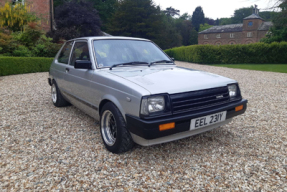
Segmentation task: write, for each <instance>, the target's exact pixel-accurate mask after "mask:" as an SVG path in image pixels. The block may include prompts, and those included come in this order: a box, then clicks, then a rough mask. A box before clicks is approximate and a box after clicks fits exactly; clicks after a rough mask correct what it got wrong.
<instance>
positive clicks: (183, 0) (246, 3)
mask: <svg viewBox="0 0 287 192" xmlns="http://www.w3.org/2000/svg"><path fill="white" fill-rule="evenodd" d="M273 1H274V0H273ZM153 2H154V3H155V4H156V5H160V7H161V9H166V8H167V7H170V6H171V7H173V8H174V9H178V10H180V14H181V15H182V14H183V13H188V14H189V15H192V13H193V11H194V10H195V8H196V7H197V6H201V7H202V8H203V12H204V15H205V17H209V18H212V19H217V18H222V17H231V16H232V15H233V13H234V10H236V9H238V8H242V7H250V6H252V5H254V4H256V5H258V8H259V9H260V11H264V10H263V9H267V8H268V7H272V6H273V4H272V0H196V1H195V0H153Z"/></svg>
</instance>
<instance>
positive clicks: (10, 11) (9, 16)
mask: <svg viewBox="0 0 287 192" xmlns="http://www.w3.org/2000/svg"><path fill="white" fill-rule="evenodd" d="M36 20H38V19H37V17H36V16H35V15H34V14H32V13H30V7H27V5H26V4H25V5H22V3H16V4H15V5H12V4H11V3H8V2H7V3H6V4H5V5H4V6H3V7H0V27H3V26H5V27H8V28H9V29H11V30H12V31H22V30H23V27H24V26H25V25H26V24H27V23H29V22H31V21H36Z"/></svg>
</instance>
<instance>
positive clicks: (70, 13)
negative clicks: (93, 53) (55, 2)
mask: <svg viewBox="0 0 287 192" xmlns="http://www.w3.org/2000/svg"><path fill="white" fill-rule="evenodd" d="M55 22H56V26H57V30H55V31H51V32H49V33H48V35H49V36H50V37H53V39H54V41H55V42H58V41H59V40H60V39H61V38H62V39H66V40H68V39H73V38H78V37H85V36H98V35H101V33H102V32H101V28H100V26H101V19H100V17H99V15H98V11H97V10H96V9H94V8H93V4H92V3H89V2H86V1H84V0H72V1H67V2H64V4H62V5H60V6H58V7H57V8H56V9H55Z"/></svg>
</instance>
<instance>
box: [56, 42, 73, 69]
mask: <svg viewBox="0 0 287 192" xmlns="http://www.w3.org/2000/svg"><path fill="white" fill-rule="evenodd" d="M72 46H73V41H72V42H67V43H66V45H65V46H64V47H63V49H62V50H61V53H60V55H59V57H58V62H59V63H65V64H68V62H69V56H70V53H71V49H72Z"/></svg>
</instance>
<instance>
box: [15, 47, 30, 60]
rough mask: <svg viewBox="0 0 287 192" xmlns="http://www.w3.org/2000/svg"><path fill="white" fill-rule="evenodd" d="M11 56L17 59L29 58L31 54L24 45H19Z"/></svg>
mask: <svg viewBox="0 0 287 192" xmlns="http://www.w3.org/2000/svg"><path fill="white" fill-rule="evenodd" d="M13 56H17V57H31V56H32V52H31V51H30V50H29V49H28V48H27V47H25V46H24V45H19V46H18V47H17V48H16V49H15V50H14V51H13Z"/></svg>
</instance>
